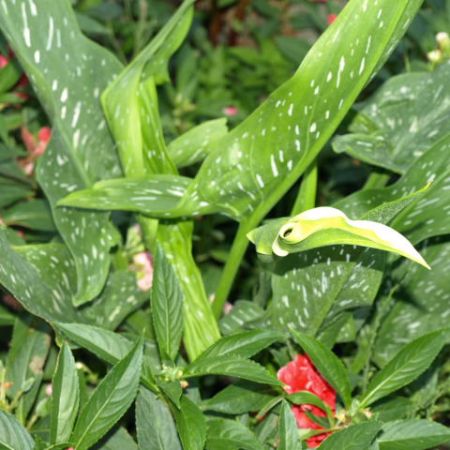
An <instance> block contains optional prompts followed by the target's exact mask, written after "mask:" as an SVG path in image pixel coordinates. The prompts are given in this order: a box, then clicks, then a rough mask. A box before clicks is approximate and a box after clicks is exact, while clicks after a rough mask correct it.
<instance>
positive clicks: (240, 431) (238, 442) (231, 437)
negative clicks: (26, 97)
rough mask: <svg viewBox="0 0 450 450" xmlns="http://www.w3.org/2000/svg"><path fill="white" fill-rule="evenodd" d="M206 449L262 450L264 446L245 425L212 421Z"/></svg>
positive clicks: (222, 420)
mask: <svg viewBox="0 0 450 450" xmlns="http://www.w3.org/2000/svg"><path fill="white" fill-rule="evenodd" d="M206 448H207V449H208V450H237V449H240V450H261V448H262V444H261V442H260V441H259V440H258V439H257V438H256V436H255V435H254V434H253V433H252V432H251V431H250V430H249V429H248V428H247V427H246V426H245V425H244V424H242V423H240V422H238V421H236V420H229V419H211V420H209V421H208V434H207V440H206ZM292 450H294V449H292Z"/></svg>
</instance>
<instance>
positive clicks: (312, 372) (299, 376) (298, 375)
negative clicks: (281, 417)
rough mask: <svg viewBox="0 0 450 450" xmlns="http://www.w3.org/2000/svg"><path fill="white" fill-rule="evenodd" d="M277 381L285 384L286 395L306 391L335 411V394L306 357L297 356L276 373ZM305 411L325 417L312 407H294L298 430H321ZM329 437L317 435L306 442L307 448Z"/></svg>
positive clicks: (323, 434) (323, 412)
mask: <svg viewBox="0 0 450 450" xmlns="http://www.w3.org/2000/svg"><path fill="white" fill-rule="evenodd" d="M278 379H279V380H280V381H281V382H283V383H284V384H285V390H286V392H287V393H288V394H293V393H295V392H299V391H308V392H311V393H313V394H314V395H316V396H317V397H319V398H320V399H321V400H322V401H323V402H324V403H326V404H327V405H328V406H329V407H330V408H331V410H332V411H333V412H334V411H336V392H335V390H334V389H333V388H332V387H331V386H330V385H329V384H328V383H327V382H326V381H325V379H324V378H323V377H322V376H321V375H320V374H319V373H318V372H317V370H316V368H315V367H314V365H313V364H312V362H311V360H310V359H309V357H308V356H307V355H297V358H296V359H295V360H294V361H292V362H290V363H288V364H287V365H286V366H284V367H282V368H281V369H280V370H279V371H278ZM306 411H309V412H311V413H312V414H314V415H315V416H318V417H326V412H325V411H322V410H321V409H320V408H318V407H317V406H313V405H294V406H292V412H293V413H294V415H295V418H296V419H297V426H298V427H299V428H307V429H312V430H321V429H323V427H322V426H320V425H319V424H318V423H316V422H314V421H313V420H311V419H310V418H309V417H308V416H307V415H306ZM328 436H329V433H322V434H318V435H317V436H313V437H311V438H309V439H308V440H307V443H308V445H309V447H311V448H316V447H318V446H319V445H320V444H321V442H322V441H324V440H325V439H326V438H327V437H328Z"/></svg>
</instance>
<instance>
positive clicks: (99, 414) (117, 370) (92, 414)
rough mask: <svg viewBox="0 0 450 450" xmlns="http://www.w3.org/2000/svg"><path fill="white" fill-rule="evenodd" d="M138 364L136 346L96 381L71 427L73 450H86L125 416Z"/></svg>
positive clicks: (134, 389) (136, 383)
mask: <svg viewBox="0 0 450 450" xmlns="http://www.w3.org/2000/svg"><path fill="white" fill-rule="evenodd" d="M141 365H142V344H141V343H138V344H136V345H135V347H134V348H133V349H132V350H131V352H130V353H129V354H128V355H127V356H125V358H123V359H122V360H121V361H119V362H118V363H117V364H116V365H115V366H114V367H113V368H112V369H111V370H110V371H109V373H108V374H107V375H106V376H105V378H104V379H103V380H102V381H101V382H100V384H99V385H98V386H97V388H96V389H95V391H94V392H93V394H92V396H91V398H90V399H89V401H88V402H87V403H86V405H85V406H84V407H83V408H82V410H81V411H80V415H79V418H78V421H77V423H76V425H75V429H74V431H73V435H72V438H71V440H72V441H73V442H74V444H75V447H76V448H77V450H87V449H88V448H89V447H91V446H92V445H93V444H94V443H95V442H97V441H98V439H100V438H101V437H102V436H103V435H104V434H105V433H106V432H107V431H108V430H109V429H110V428H111V427H112V426H113V425H114V424H115V423H116V422H117V421H118V420H119V419H120V417H122V416H123V414H125V412H126V411H127V409H128V408H129V407H130V405H131V404H132V402H133V400H134V398H135V396H136V393H137V389H138V386H139V377H140V372H141Z"/></svg>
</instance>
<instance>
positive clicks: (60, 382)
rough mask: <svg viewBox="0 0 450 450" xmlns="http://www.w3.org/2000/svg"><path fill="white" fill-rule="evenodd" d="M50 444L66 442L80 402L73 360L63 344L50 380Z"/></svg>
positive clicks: (66, 346)
mask: <svg viewBox="0 0 450 450" xmlns="http://www.w3.org/2000/svg"><path fill="white" fill-rule="evenodd" d="M52 386H53V393H52V409H51V429H50V442H51V443H52V444H59V443H64V442H68V441H69V438H70V434H71V433H72V428H73V425H74V423H75V419H76V417H77V413H78V406H79V402H80V387H79V380H78V373H77V369H76V367H75V360H74V358H73V355H72V352H71V351H70V348H69V346H68V345H67V344H63V345H62V347H61V350H60V352H59V355H58V360H57V362H56V368H55V374H54V375H53V380H52Z"/></svg>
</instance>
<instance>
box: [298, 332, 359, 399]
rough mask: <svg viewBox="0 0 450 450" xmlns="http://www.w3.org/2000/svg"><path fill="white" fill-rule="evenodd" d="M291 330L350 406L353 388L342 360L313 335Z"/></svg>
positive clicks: (319, 369)
mask: <svg viewBox="0 0 450 450" xmlns="http://www.w3.org/2000/svg"><path fill="white" fill-rule="evenodd" d="M290 331H291V333H292V336H293V337H294V339H295V341H296V342H297V343H298V344H299V345H300V346H301V347H302V348H303V350H304V351H305V352H306V354H307V355H308V356H309V357H310V358H311V360H312V362H313V363H314V365H315V366H316V368H317V370H318V371H319V372H320V373H321V374H322V375H323V376H324V377H325V379H326V380H327V381H328V383H330V384H331V386H333V387H334V389H336V392H337V393H338V394H339V395H340V397H341V398H342V400H343V402H344V404H345V406H346V407H347V408H349V407H350V403H351V392H352V388H351V384H350V378H349V375H348V371H347V369H346V368H345V366H344V364H343V363H342V361H341V360H340V359H339V358H338V357H337V356H336V355H335V354H334V353H333V352H332V351H331V350H328V348H327V347H325V346H324V345H323V344H322V343H321V342H319V341H317V340H316V339H314V338H313V337H311V336H307V335H306V334H302V333H298V332H297V331H295V330H293V329H291V330H290Z"/></svg>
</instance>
